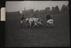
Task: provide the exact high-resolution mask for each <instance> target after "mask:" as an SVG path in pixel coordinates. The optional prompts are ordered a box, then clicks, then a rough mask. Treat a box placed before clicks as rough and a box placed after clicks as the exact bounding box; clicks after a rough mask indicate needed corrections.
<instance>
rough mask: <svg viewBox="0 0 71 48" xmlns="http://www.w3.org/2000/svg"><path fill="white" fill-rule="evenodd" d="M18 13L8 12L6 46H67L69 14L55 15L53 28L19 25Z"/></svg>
mask: <svg viewBox="0 0 71 48" xmlns="http://www.w3.org/2000/svg"><path fill="white" fill-rule="evenodd" d="M19 20H20V16H19V14H18V13H16V12H15V13H8V14H7V21H6V33H5V34H6V35H5V36H6V40H5V41H6V43H5V44H6V46H13V47H15V46H17V47H44V46H45V47H69V45H70V43H69V42H70V40H69V16H68V15H65V16H62V15H55V25H54V27H53V28H47V27H45V26H44V27H36V28H32V29H31V32H30V31H29V30H30V29H29V28H25V27H24V28H21V27H20V23H19Z"/></svg>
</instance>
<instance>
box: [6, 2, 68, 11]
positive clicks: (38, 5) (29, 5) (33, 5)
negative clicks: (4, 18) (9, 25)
mask: <svg viewBox="0 0 71 48" xmlns="http://www.w3.org/2000/svg"><path fill="white" fill-rule="evenodd" d="M68 3H69V2H68V1H7V2H6V11H7V12H15V11H19V10H23V9H24V8H25V9H26V10H27V9H34V10H42V9H45V8H46V7H50V8H51V7H55V6H56V5H57V6H58V7H59V9H61V7H62V5H63V4H64V5H68Z"/></svg>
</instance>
